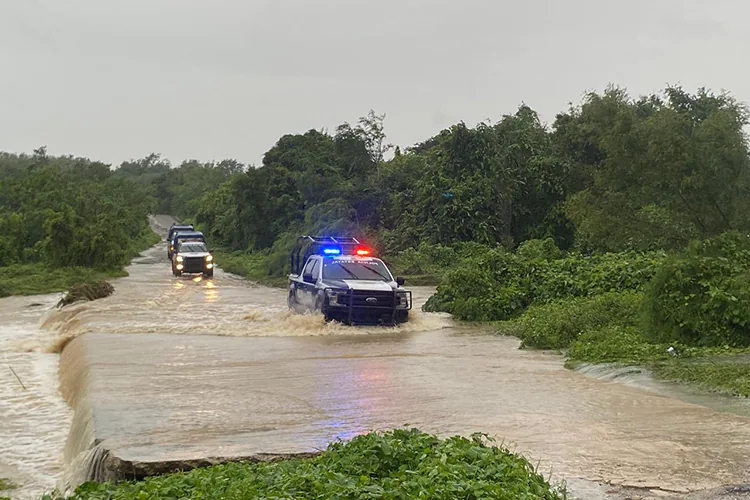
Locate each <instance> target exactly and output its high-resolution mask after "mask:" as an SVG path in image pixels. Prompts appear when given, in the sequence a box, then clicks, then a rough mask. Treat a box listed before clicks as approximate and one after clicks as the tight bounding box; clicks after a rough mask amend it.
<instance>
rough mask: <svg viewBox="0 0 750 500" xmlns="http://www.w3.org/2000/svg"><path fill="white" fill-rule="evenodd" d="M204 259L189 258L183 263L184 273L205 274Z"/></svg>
mask: <svg viewBox="0 0 750 500" xmlns="http://www.w3.org/2000/svg"><path fill="white" fill-rule="evenodd" d="M203 263H204V259H203V257H187V258H185V260H183V261H182V265H183V266H184V269H183V270H182V272H184V273H202V272H203V267H204V266H203Z"/></svg>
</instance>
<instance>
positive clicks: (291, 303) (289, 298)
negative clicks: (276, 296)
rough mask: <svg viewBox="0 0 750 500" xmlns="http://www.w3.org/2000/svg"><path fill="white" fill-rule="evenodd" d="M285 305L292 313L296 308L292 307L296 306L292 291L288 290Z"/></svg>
mask: <svg viewBox="0 0 750 500" xmlns="http://www.w3.org/2000/svg"><path fill="white" fill-rule="evenodd" d="M286 305H287V307H289V309H291V310H292V311H294V310H296V308H295V307H294V306H295V305H296V303H295V300H294V291H293V290H289V295H287V297H286Z"/></svg>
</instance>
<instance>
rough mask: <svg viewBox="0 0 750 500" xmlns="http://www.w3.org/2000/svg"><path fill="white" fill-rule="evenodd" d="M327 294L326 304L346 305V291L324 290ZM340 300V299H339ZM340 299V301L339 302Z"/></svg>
mask: <svg viewBox="0 0 750 500" xmlns="http://www.w3.org/2000/svg"><path fill="white" fill-rule="evenodd" d="M326 295H327V296H328V304H329V305H331V306H345V305H346V300H345V298H346V292H344V291H341V290H330V289H329V290H326ZM340 300H341V301H340ZM339 301H340V302H339Z"/></svg>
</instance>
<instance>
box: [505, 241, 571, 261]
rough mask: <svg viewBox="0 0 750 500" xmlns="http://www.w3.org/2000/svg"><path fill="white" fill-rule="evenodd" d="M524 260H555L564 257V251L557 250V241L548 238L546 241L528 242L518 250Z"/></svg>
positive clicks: (522, 244) (517, 253)
mask: <svg viewBox="0 0 750 500" xmlns="http://www.w3.org/2000/svg"><path fill="white" fill-rule="evenodd" d="M516 255H518V256H519V257H520V258H521V259H523V260H533V259H544V260H553V259H559V258H561V257H562V251H561V250H560V249H559V248H557V245H556V244H555V240H553V239H552V238H547V239H544V240H526V241H524V242H523V243H521V244H520V245H519V247H518V250H516Z"/></svg>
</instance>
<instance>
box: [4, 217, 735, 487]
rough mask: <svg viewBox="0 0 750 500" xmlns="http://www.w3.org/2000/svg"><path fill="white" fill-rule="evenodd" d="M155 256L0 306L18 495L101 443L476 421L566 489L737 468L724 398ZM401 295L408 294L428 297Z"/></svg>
mask: <svg viewBox="0 0 750 500" xmlns="http://www.w3.org/2000/svg"><path fill="white" fill-rule="evenodd" d="M162 221H163V219H162ZM165 253H166V252H165V249H164V248H163V245H159V246H157V247H155V248H153V249H151V250H149V251H147V252H145V253H144V256H142V257H141V258H139V259H137V260H136V261H134V263H133V264H132V265H131V266H130V267H129V269H128V271H129V272H130V276H129V277H126V278H122V279H119V280H116V281H115V282H114V285H115V290H116V291H115V293H114V295H112V296H111V297H109V298H106V299H102V300H99V301H95V302H91V303H84V304H76V305H73V306H70V307H67V308H65V309H64V310H62V311H55V310H51V309H52V307H53V304H54V303H55V302H56V299H57V298H58V297H57V296H46V297H41V298H40V297H34V298H23V299H21V298H10V299H3V300H0V353H1V354H0V355H2V356H4V358H2V361H3V362H4V363H3V365H4V366H3V367H0V368H3V369H2V370H0V382H2V385H0V419H1V420H0V421H1V422H2V425H1V426H0V477H9V478H11V479H15V480H16V481H17V482H20V483H22V484H24V485H25V488H24V489H22V490H19V491H17V492H16V493H15V495H16V496H18V497H19V498H22V497H24V495H28V496H32V495H38V494H39V493H40V492H42V491H45V490H49V489H51V488H52V487H54V486H55V485H56V484H59V485H62V486H64V485H72V484H75V483H77V482H79V481H81V480H83V479H85V477H86V476H87V475H91V474H92V471H91V467H92V466H96V465H97V460H96V457H97V453H100V451H101V450H102V449H107V450H109V451H110V453H111V454H113V455H116V456H117V457H119V458H121V459H124V460H133V461H162V460H186V459H192V458H200V457H232V456H247V455H251V454H255V453H292V452H306V451H314V450H316V449H321V448H324V447H325V445H326V443H327V442H329V441H330V440H333V439H339V438H340V439H347V438H350V437H352V436H354V435H356V434H357V433H361V432H367V431H369V430H373V429H385V428H390V427H394V426H403V425H413V426H418V427H420V428H422V429H424V430H426V431H430V432H436V433H439V434H442V435H450V434H456V433H461V434H469V433H472V432H475V431H482V432H487V433H489V434H490V435H492V436H494V437H496V439H497V440H498V441H502V442H505V443H506V444H507V445H510V446H511V448H515V449H517V450H518V451H521V452H523V453H525V454H526V455H527V456H529V457H530V458H531V459H533V460H535V461H536V460H540V467H541V470H543V471H545V472H549V471H551V472H552V473H553V474H554V477H555V478H568V479H570V480H571V482H572V484H575V482H576V481H577V480H580V479H584V480H590V481H602V482H609V483H612V484H618V485H630V486H637V487H646V488H656V489H662V490H667V491H688V490H698V489H703V488H711V487H716V486H720V485H723V484H739V483H744V482H747V481H748V480H749V479H750V478H749V476H750V470H749V468H748V465H750V425H749V424H750V419H748V418H747V417H746V416H744V415H747V414H748V413H750V412H748V411H747V406H746V405H745V404H744V403H743V402H741V401H739V400H732V399H729V398H718V397H713V396H706V395H702V394H699V393H695V392H691V391H689V390H686V389H681V388H678V387H675V386H671V385H669V384H660V383H656V382H653V381H652V380H651V379H650V378H649V377H648V375H647V374H643V373H640V372H632V371H622V370H614V369H602V368H590V369H589V372H590V373H589V374H588V375H587V374H583V373H579V372H571V371H568V370H565V369H564V368H563V366H562V361H563V360H562V359H561V357H560V356H557V355H554V354H547V353H540V352H531V351H522V350H519V349H518V341H517V340H515V339H512V338H505V337H498V336H493V335H488V334H487V332H485V331H483V330H482V329H481V328H477V327H474V326H471V325H458V324H455V323H453V322H452V321H451V320H450V318H449V317H447V316H445V315H436V314H427V313H421V312H419V311H415V312H414V315H413V318H412V321H410V322H409V323H407V324H405V325H401V326H399V327H396V328H369V327H368V328H353V327H345V326H341V325H331V324H325V323H324V322H323V321H322V319H321V318H318V317H312V316H298V315H293V314H290V313H289V312H288V311H287V310H286V294H285V291H284V290H279V289H269V288H265V287H259V286H254V285H252V284H250V283H248V282H246V281H245V280H242V279H240V278H238V277H235V276H232V275H229V274H226V273H222V272H221V271H220V270H217V273H216V276H215V277H214V278H213V279H211V280H204V279H202V278H190V277H181V278H174V277H172V275H171V274H170V272H169V263H168V261H167V259H166V255H165ZM218 264H219V265H221V263H220V262H219V263H218ZM414 292H415V294H414V295H415V299H417V302H419V303H422V302H424V300H426V299H427V297H428V296H429V294H430V292H431V290H430V289H427V288H416V289H414ZM71 339H75V340H72V341H71ZM62 346H65V349H64V350H63V354H62V358H61V360H60V369H59V377H58V374H57V365H58V356H57V355H56V354H52V353H54V352H57V351H59V350H60V348H61V347H62ZM5 365H12V366H13V368H14V369H15V371H16V372H17V373H18V375H19V377H20V378H21V380H22V381H23V383H24V385H25V386H26V389H23V388H22V387H21V385H20V383H19V382H18V381H17V380H16V379H15V376H14V375H13V374H12V373H11V372H10V370H9V369H8V367H7V366H5ZM623 382H624V383H623ZM58 389H61V391H58ZM60 393H62V397H61V396H60V395H59V394H60ZM63 397H64V398H65V399H66V400H67V401H68V402H69V403H70V405H71V406H72V407H73V408H74V409H75V415H74V416H72V415H71V411H70V410H69V409H68V408H69V407H68V405H66V404H65V402H64V400H63ZM95 442H97V443H100V444H99V446H98V447H95V446H94V443H95ZM0 496H2V495H0ZM590 498H595V496H591V497H590Z"/></svg>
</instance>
